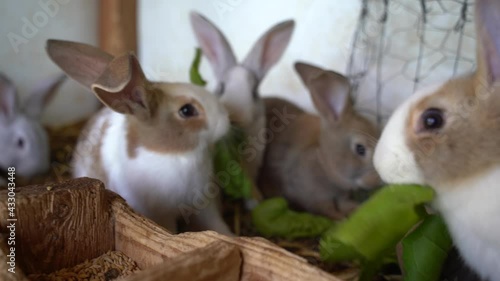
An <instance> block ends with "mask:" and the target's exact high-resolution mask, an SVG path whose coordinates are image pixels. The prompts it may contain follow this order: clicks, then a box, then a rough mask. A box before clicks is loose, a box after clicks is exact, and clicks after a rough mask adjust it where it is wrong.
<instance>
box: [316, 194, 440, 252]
mask: <svg viewBox="0 0 500 281" xmlns="http://www.w3.org/2000/svg"><path fill="white" fill-rule="evenodd" d="M433 198H434V192H433V191H432V189H430V188H427V187H422V186H417V185H399V186H398V185H391V186H386V187H384V188H382V189H380V190H379V191H378V192H377V193H375V194H374V195H373V196H372V197H371V198H370V199H368V201H366V202H365V203H364V204H363V205H361V206H360V208H359V209H358V210H356V211H355V212H354V213H353V214H352V215H351V217H350V218H349V219H348V220H346V221H344V222H342V223H340V224H338V225H337V226H336V227H335V228H333V229H331V230H329V231H328V232H327V233H325V234H324V235H323V237H322V239H321V241H320V254H321V257H322V259H323V260H326V261H343V260H361V261H364V262H370V261H372V262H373V261H377V260H378V259H381V258H383V257H384V255H386V254H387V253H388V252H389V251H390V250H392V249H394V247H395V245H396V243H397V242H398V241H400V240H401V239H402V238H403V237H404V235H405V234H406V233H407V232H408V231H409V230H410V229H411V227H412V226H413V225H415V224H416V223H417V222H419V221H420V220H421V219H422V217H423V214H424V213H425V210H424V209H423V205H422V204H424V203H426V202H430V201H432V199H433Z"/></svg>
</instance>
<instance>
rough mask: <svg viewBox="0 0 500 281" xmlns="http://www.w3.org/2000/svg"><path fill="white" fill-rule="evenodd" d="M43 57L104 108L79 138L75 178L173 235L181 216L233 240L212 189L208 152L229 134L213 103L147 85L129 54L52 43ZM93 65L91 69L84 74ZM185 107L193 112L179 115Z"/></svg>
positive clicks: (193, 92)
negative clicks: (113, 195)
mask: <svg viewBox="0 0 500 281" xmlns="http://www.w3.org/2000/svg"><path fill="white" fill-rule="evenodd" d="M47 51H48V53H49V56H50V57H51V58H52V60H53V61H54V62H55V63H56V64H58V65H59V66H60V67H61V68H62V69H63V70H64V71H65V72H67V74H68V75H69V76H70V77H72V78H73V79H75V80H76V81H78V82H80V83H81V84H82V85H84V86H86V87H87V88H91V89H92V91H93V92H94V93H95V94H96V95H97V97H98V98H99V99H101V101H102V102H103V103H104V104H105V105H106V106H107V107H105V108H104V109H102V110H101V111H100V112H99V113H97V115H96V116H94V118H93V119H92V120H91V121H89V124H88V126H87V128H86V129H85V130H84V132H82V134H81V137H80V140H79V142H78V144H77V148H76V150H75V154H74V159H73V161H74V162H73V170H74V176H75V177H82V176H88V177H94V178H98V179H100V180H102V181H103V182H104V183H105V184H106V186H107V188H109V189H111V190H113V191H115V192H117V193H118V194H120V195H121V196H122V197H124V198H125V199H126V200H127V203H128V204H130V205H131V206H132V208H133V209H134V210H136V211H138V212H139V213H141V214H143V215H145V216H146V217H149V218H150V219H152V220H153V221H155V222H157V223H158V224H160V225H162V226H164V227H166V228H167V229H169V230H171V231H173V232H175V231H177V226H176V221H177V220H178V219H179V218H181V217H183V218H184V219H185V221H186V223H191V221H192V223H193V224H194V225H195V226H194V228H198V229H200V230H201V229H211V230H215V231H218V232H220V233H223V234H231V232H230V230H229V228H228V226H227V225H226V224H225V223H224V221H223V220H222V217H221V215H220V214H219V211H218V209H217V206H216V204H215V202H214V199H215V197H216V196H217V194H218V192H219V191H218V189H217V186H215V185H214V184H213V183H211V173H212V160H211V159H212V158H211V155H210V153H211V151H210V149H211V146H212V144H213V143H215V142H216V141H217V140H219V139H220V138H222V136H223V135H224V134H226V132H227V130H228V128H229V120H228V116H227V112H226V111H225V109H224V108H223V106H222V105H220V103H219V102H218V101H217V99H216V97H214V96H213V95H211V94H210V93H209V92H207V91H205V90H204V89H202V88H200V87H198V86H194V85H190V84H181V83H153V82H149V81H147V80H146V79H145V77H144V74H143V73H142V70H141V68H140V65H139V63H138V62H137V59H136V58H135V56H133V55H131V54H126V55H123V56H119V57H116V58H113V57H111V56H110V55H108V54H106V53H104V52H103V51H100V50H99V49H97V48H94V47H91V46H88V45H84V44H81V43H73V42H66V41H56V40H49V42H48V43H47ZM90 62H91V63H92V64H91V65H96V67H94V68H93V69H88V68H86V67H85V66H86V65H87V63H89V64H90ZM123 72H125V73H127V72H128V74H126V75H125V76H124V75H123ZM113 95H114V96H113ZM186 105H190V106H191V107H194V108H195V110H196V112H197V114H196V115H192V116H190V117H186V116H185V115H183V114H184V113H182V112H183V109H185V108H186ZM191 109H192V108H191ZM181 113H182V114H181ZM183 116H184V117H183ZM200 202H201V203H200Z"/></svg>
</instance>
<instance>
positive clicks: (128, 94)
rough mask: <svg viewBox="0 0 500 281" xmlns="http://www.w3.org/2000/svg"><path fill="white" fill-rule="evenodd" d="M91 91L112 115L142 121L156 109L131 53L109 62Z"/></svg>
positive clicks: (137, 63) (143, 77)
mask: <svg viewBox="0 0 500 281" xmlns="http://www.w3.org/2000/svg"><path fill="white" fill-rule="evenodd" d="M91 88H92V91H93V92H94V93H95V94H96V95H97V97H98V98H99V99H100V100H101V101H102V102H103V103H104V104H105V105H106V106H108V107H109V108H111V109H113V110H114V111H116V112H119V113H123V114H132V115H135V116H136V117H138V118H139V119H141V120H145V119H147V118H149V117H151V115H152V114H154V111H155V110H156V106H155V105H156V103H154V102H153V101H154V100H153V97H155V95H154V93H153V92H151V93H148V81H147V80H146V78H145V76H144V73H143V71H142V69H141V66H140V64H139V61H138V60H137V58H136V56H135V55H133V54H132V53H129V54H126V55H122V56H119V57H117V58H116V59H114V60H112V61H111V62H110V63H109V64H108V66H107V68H106V69H105V70H104V72H103V73H102V74H101V76H100V77H99V79H98V80H97V81H96V82H95V83H93V84H92V86H91Z"/></svg>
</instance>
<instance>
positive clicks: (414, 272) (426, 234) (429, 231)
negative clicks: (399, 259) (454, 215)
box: [402, 215, 453, 281]
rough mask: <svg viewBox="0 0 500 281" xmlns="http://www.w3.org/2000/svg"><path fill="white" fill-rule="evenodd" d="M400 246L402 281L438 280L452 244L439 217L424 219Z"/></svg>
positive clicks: (431, 216)
mask: <svg viewBox="0 0 500 281" xmlns="http://www.w3.org/2000/svg"><path fill="white" fill-rule="evenodd" d="M402 244H403V264H404V273H405V274H404V280H406V281H414V280H428V281H433V280H436V281H437V280H439V277H440V274H441V267H442V265H443V263H444V262H445V260H446V258H447V256H448V252H449V251H450V250H451V247H452V244H453V242H452V240H451V237H450V234H449V233H448V229H447V228H446V225H445V223H444V221H443V219H442V218H441V217H440V216H437V215H430V216H428V217H426V218H425V220H424V221H423V222H422V224H420V225H419V226H418V227H417V229H415V231H413V232H412V233H410V234H409V235H408V236H406V237H405V238H404V239H403V242H402Z"/></svg>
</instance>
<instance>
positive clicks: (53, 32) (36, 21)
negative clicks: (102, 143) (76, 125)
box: [0, 0, 98, 125]
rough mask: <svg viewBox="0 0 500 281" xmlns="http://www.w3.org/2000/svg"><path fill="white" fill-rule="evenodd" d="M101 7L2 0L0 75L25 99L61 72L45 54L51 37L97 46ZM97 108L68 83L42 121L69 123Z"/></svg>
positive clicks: (71, 1)
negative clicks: (44, 82)
mask: <svg viewBox="0 0 500 281" xmlns="http://www.w3.org/2000/svg"><path fill="white" fill-rule="evenodd" d="M97 4H98V2H97V0H85V1H78V0H57V1H56V0H23V1H2V7H1V8H0V36H1V38H2V40H0V72H2V73H5V74H6V75H7V76H9V77H10V78H11V80H13V82H14V83H15V84H16V85H17V87H18V92H19V94H20V96H21V100H23V99H25V98H26V96H27V95H28V94H29V93H30V91H31V90H32V89H33V88H34V87H35V85H36V84H37V83H38V82H39V81H41V80H43V79H49V78H50V77H54V76H56V75H58V74H60V73H61V71H60V70H59V69H58V68H57V67H56V66H55V65H54V64H53V63H52V62H51V61H50V60H49V58H48V57H47V55H46V53H45V48H44V46H45V42H46V40H47V39H48V38H55V39H65V40H74V41H80V42H86V43H89V44H93V45H95V44H96V43H97V32H96V31H97V15H98V13H97ZM30 26H31V28H30ZM95 106H96V99H95V98H94V96H93V95H92V94H91V93H90V92H88V91H86V90H84V89H83V88H82V87H80V86H78V85H77V84H76V83H75V82H73V81H71V80H69V79H68V81H66V82H65V84H64V85H63V86H62V88H61V91H60V92H58V94H57V96H56V97H55V99H54V100H53V102H52V103H51V104H50V105H49V107H48V108H47V111H46V112H45V114H44V116H43V120H44V121H45V123H49V124H52V125H61V124H65V123H69V122H71V121H72V120H76V119H79V118H81V117H84V116H86V115H88V114H89V113H90V112H92V111H93V110H95Z"/></svg>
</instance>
